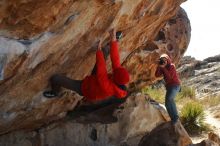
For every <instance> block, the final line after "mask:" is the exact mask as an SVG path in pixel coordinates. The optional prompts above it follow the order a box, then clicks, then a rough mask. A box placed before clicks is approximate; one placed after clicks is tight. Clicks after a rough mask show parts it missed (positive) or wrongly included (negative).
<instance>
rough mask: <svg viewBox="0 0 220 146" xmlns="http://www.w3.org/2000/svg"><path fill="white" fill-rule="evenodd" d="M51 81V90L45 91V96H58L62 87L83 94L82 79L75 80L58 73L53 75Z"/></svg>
mask: <svg viewBox="0 0 220 146" xmlns="http://www.w3.org/2000/svg"><path fill="white" fill-rule="evenodd" d="M50 83H51V91H46V92H44V93H43V94H44V96H45V97H48V98H52V97H56V96H58V93H59V92H60V89H61V87H63V88H66V89H70V90H73V91H75V92H76V93H78V94H79V95H82V91H81V84H82V81H81V80H73V79H70V78H68V77H66V76H64V75H60V74H56V75H53V76H52V77H51V79H50Z"/></svg>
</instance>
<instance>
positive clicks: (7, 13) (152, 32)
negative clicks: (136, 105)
mask: <svg viewBox="0 0 220 146" xmlns="http://www.w3.org/2000/svg"><path fill="white" fill-rule="evenodd" d="M183 1H185V0H154V1H151V0H133V1H131V0H116V1H111V0H62V1H60V0H28V1H25V0H24V1H13V0H2V1H1V2H0V52H1V54H3V55H5V56H7V57H2V58H3V59H2V60H3V61H2V62H6V63H4V64H2V66H3V73H4V76H3V80H2V81H0V134H4V133H7V132H10V131H13V130H17V129H24V128H25V129H34V128H38V127H40V126H42V125H43V124H47V123H49V122H51V121H53V120H56V119H60V118H62V117H64V116H65V114H66V112H67V111H68V110H71V109H73V108H74V107H75V105H76V103H77V102H78V100H80V99H81V97H77V96H76V95H74V94H72V93H71V92H68V94H66V95H65V96H64V97H63V98H60V99H52V100H48V99H45V98H44V97H42V91H43V90H45V89H46V88H47V87H48V83H47V81H48V79H49V77H50V76H51V75H52V74H54V73H63V74H65V75H67V76H68V77H72V78H74V79H83V78H84V77H85V76H86V75H88V74H89V73H90V72H91V69H92V68H93V65H94V63H95V60H94V59H95V49H94V44H95V42H96V41H97V40H99V39H100V38H102V40H103V42H104V43H103V45H105V44H106V43H107V41H108V35H107V31H108V30H109V28H111V27H115V28H116V29H117V30H122V31H123V34H124V37H123V39H122V40H121V42H120V56H121V61H122V62H123V65H124V66H125V67H126V68H128V70H129V72H130V73H131V77H132V80H131V83H130V87H131V89H134V88H133V87H136V85H137V86H140V85H139V83H141V84H142V81H141V78H143V81H145V84H149V83H152V82H153V81H155V80H156V79H155V77H154V71H155V68H156V64H155V60H157V58H158V57H159V54H161V53H165V52H166V53H168V54H169V55H170V56H171V58H172V59H173V60H174V61H175V62H178V60H179V58H180V57H181V56H182V55H183V53H184V51H185V50H186V48H187V46H188V43H189V39H190V24H189V20H188V18H187V16H186V14H185V12H184V11H183V10H182V9H181V8H180V4H181V3H182V2H183ZM108 66H110V64H109V62H108ZM136 116H138V114H137V115H136ZM151 120H152V119H151ZM148 124H149V123H148Z"/></svg>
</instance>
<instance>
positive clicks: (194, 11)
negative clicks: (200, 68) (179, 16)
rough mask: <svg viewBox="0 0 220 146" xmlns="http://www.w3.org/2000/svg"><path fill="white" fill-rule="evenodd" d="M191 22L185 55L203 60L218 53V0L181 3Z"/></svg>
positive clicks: (219, 3)
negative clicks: (189, 37)
mask: <svg viewBox="0 0 220 146" xmlns="http://www.w3.org/2000/svg"><path fill="white" fill-rule="evenodd" d="M181 7H182V8H184V10H185V11H186V13H187V15H188V17H189V19H190V23H191V29H192V30H191V40H190V44H189V46H188V49H187V51H186V53H185V54H184V55H185V56H186V55H190V56H193V57H195V58H196V59H198V60H203V59H205V58H207V57H210V56H215V55H218V54H220V0H187V1H186V2H184V3H183V4H182V5H181Z"/></svg>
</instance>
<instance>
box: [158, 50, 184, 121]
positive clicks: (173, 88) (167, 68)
mask: <svg viewBox="0 0 220 146" xmlns="http://www.w3.org/2000/svg"><path fill="white" fill-rule="evenodd" d="M158 64H159V65H158V67H157V70H156V73H155V76H156V77H159V76H163V77H164V80H165V82H166V90H167V92H166V96H165V106H166V109H167V112H168V113H169V116H170V118H171V121H172V123H173V124H175V123H176V122H177V121H178V118H179V116H178V112H177V109H176V104H175V101H174V98H175V96H176V94H177V92H179V91H180V80H179V77H178V74H177V72H176V68H175V65H174V64H172V63H171V59H170V57H169V56H168V55H167V54H163V55H161V56H160V59H159V62H158Z"/></svg>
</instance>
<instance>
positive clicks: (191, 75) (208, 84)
mask: <svg viewBox="0 0 220 146" xmlns="http://www.w3.org/2000/svg"><path fill="white" fill-rule="evenodd" d="M179 66H180V67H179V69H178V71H179V72H180V76H181V78H182V82H183V85H185V86H190V87H192V88H194V89H195V90H196V98H197V99H199V100H204V99H207V98H210V100H212V99H211V98H215V99H216V101H215V102H216V103H215V104H213V103H210V104H213V105H210V106H209V107H207V108H205V109H206V110H205V116H206V117H205V118H206V119H205V122H206V123H207V124H209V125H210V126H211V129H212V130H213V132H214V133H216V134H218V135H220V112H219V110H220V105H219V104H218V102H219V101H220V55H216V56H214V57H209V58H207V59H204V60H203V61H199V60H196V59H195V58H192V57H190V56H185V57H183V59H182V60H181V61H180V64H179ZM204 139H207V133H203V134H201V135H198V136H194V137H192V140H193V142H199V141H201V140H204Z"/></svg>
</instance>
